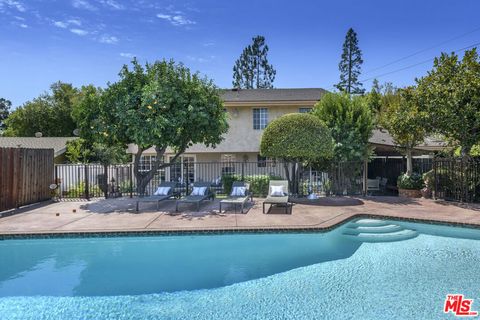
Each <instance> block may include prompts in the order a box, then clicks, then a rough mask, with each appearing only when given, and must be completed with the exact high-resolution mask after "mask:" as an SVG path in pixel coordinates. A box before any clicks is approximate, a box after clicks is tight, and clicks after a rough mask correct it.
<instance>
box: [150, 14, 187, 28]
mask: <svg viewBox="0 0 480 320" xmlns="http://www.w3.org/2000/svg"><path fill="white" fill-rule="evenodd" d="M177 13H178V11H177ZM157 18H159V19H162V20H166V21H168V22H170V23H171V24H172V25H174V26H177V27H178V26H186V25H192V24H196V22H195V21H192V20H189V19H187V18H186V17H185V16H183V15H181V14H175V15H171V14H164V13H158V14H157Z"/></svg>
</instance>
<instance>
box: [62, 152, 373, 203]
mask: <svg viewBox="0 0 480 320" xmlns="http://www.w3.org/2000/svg"><path fill="white" fill-rule="evenodd" d="M142 169H144V170H149V168H148V167H143V168H142ZM297 170H298V174H297V175H296V178H295V179H296V180H295V181H296V182H297V185H298V190H295V195H296V196H300V197H303V196H307V195H309V194H310V193H315V194H317V195H327V196H328V195H359V194H362V193H363V170H364V164H363V162H342V163H333V164H330V165H328V166H325V167H324V168H321V169H320V168H315V167H303V166H302V165H298V167H297ZM55 178H56V181H57V184H58V186H59V187H58V189H57V196H58V197H59V198H86V199H89V198H94V197H107V198H110V197H119V196H130V197H131V196H134V195H137V183H136V179H135V176H134V174H133V165H132V164H128V165H112V166H107V167H105V166H103V165H99V164H79V165H77V164H68V165H63V164H62V165H56V167H55ZM236 180H242V181H246V182H248V183H249V184H250V189H251V191H252V192H253V194H254V195H255V196H261V197H262V196H266V195H267V193H268V185H269V182H270V180H287V176H286V172H285V166H284V163H282V162H279V161H258V162H192V161H179V162H177V163H174V164H171V165H170V166H168V167H166V168H162V169H160V170H158V171H157V173H156V174H155V176H154V177H153V179H152V180H151V181H150V183H149V184H148V185H147V187H146V189H145V194H146V195H152V194H153V193H154V192H155V191H156V189H157V188H158V186H159V185H160V183H161V182H162V181H172V182H177V190H178V191H180V192H181V194H182V195H185V194H187V193H189V192H190V190H191V188H192V186H193V183H194V182H196V181H202V182H210V183H211V184H212V188H213V190H214V191H215V193H216V194H217V195H225V194H229V193H230V191H231V185H232V183H233V181H236Z"/></svg>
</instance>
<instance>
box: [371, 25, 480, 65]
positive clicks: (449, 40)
mask: <svg viewBox="0 0 480 320" xmlns="http://www.w3.org/2000/svg"><path fill="white" fill-rule="evenodd" d="M478 30H480V27H478V28H475V29H473V30H471V31H468V32H466V33H463V34H461V35H458V36H455V37H453V38H450V39H448V40H445V41H442V42H440V43H437V44H435V45H433V46H430V47H428V48H425V49H422V50H419V51H416V52H414V53H412V54H409V55H407V56H405V57H402V58H399V59H396V60H394V61H392V62H389V63H386V64H384V65H381V66H379V67H376V68H373V69H370V70H369V71H367V72H365V74H370V73H372V72H373V71H377V70H380V69H383V68H385V67H388V66H391V65H392V64H395V63H397V62H400V61H403V60H406V59H408V58H411V57H414V56H416V55H418V54H420V53H423V52H426V51H429V50H431V49H435V48H437V47H440V46H441V45H444V44H446V43H449V42H451V41H454V40H457V39H460V38H463V37H465V36H467V35H469V34H472V33H474V32H476V31H478Z"/></svg>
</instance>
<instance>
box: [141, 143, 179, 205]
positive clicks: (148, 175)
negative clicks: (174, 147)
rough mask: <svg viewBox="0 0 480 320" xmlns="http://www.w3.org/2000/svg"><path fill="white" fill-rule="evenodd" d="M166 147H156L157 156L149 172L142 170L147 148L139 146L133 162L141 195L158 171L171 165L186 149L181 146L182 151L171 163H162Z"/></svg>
mask: <svg viewBox="0 0 480 320" xmlns="http://www.w3.org/2000/svg"><path fill="white" fill-rule="evenodd" d="M146 149H148V148H146ZM166 149H167V147H166V146H164V147H155V152H156V157H157V158H156V160H155V162H154V163H153V165H152V168H151V169H150V170H149V171H147V172H140V159H141V157H142V154H143V151H145V149H142V148H140V147H139V148H138V151H137V153H136V154H135V159H134V163H133V173H134V175H135V179H136V180H137V193H138V195H139V196H140V197H143V196H144V195H145V189H146V187H147V186H148V183H149V182H150V181H151V180H152V179H153V177H154V176H155V174H156V173H157V172H158V170H159V169H163V168H166V167H169V166H170V165H171V164H173V163H174V162H175V160H177V158H178V157H179V156H180V155H181V154H183V152H184V151H185V148H181V149H180V151H179V152H178V153H177V154H175V156H174V157H173V158H172V159H171V161H170V162H169V163H163V164H160V163H161V161H162V158H163V155H164V153H165V150H166Z"/></svg>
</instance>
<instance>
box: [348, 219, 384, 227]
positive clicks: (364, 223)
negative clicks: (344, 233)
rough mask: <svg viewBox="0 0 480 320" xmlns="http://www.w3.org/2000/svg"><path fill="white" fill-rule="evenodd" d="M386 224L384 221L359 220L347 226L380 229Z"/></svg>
mask: <svg viewBox="0 0 480 320" xmlns="http://www.w3.org/2000/svg"><path fill="white" fill-rule="evenodd" d="M388 224H389V223H388V222H386V221H384V220H377V219H359V220H356V221H352V222H350V223H349V224H348V225H349V226H353V227H382V226H386V225H388Z"/></svg>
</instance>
